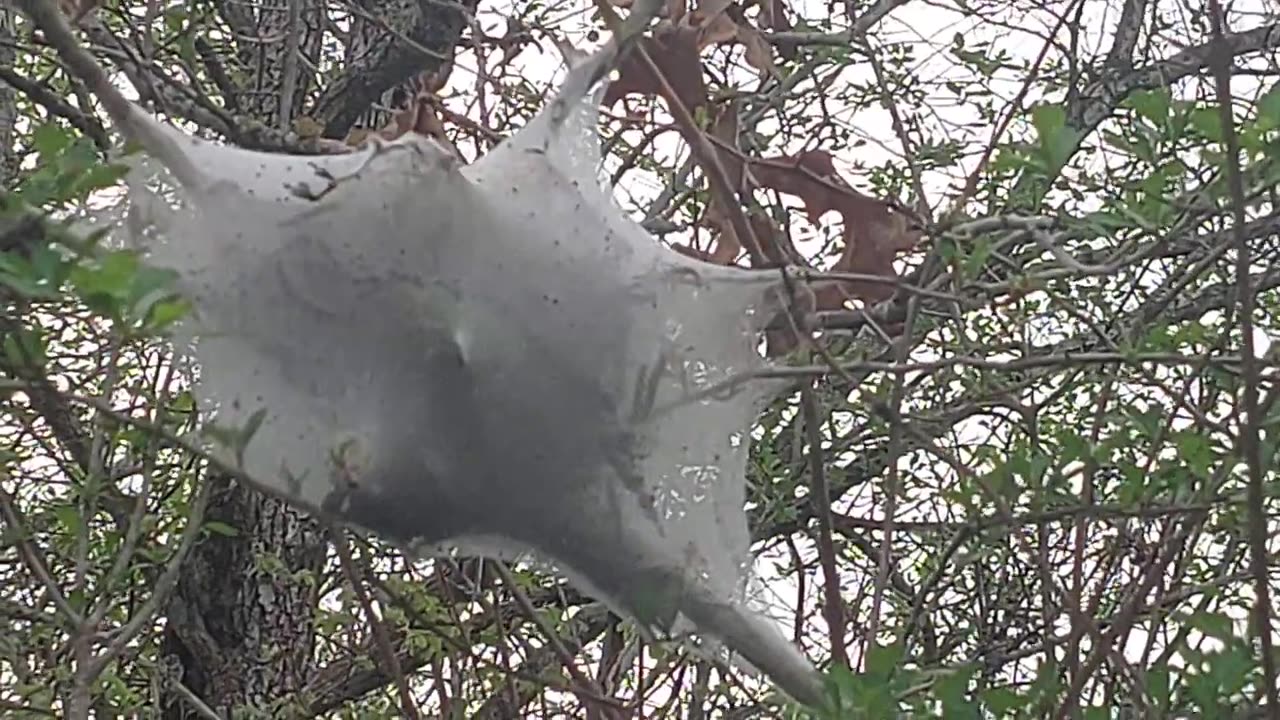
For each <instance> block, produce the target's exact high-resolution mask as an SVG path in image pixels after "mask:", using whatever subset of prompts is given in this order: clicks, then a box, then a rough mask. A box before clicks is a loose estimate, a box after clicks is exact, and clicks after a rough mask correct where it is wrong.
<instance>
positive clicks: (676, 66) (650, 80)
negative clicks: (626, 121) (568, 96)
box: [604, 23, 707, 113]
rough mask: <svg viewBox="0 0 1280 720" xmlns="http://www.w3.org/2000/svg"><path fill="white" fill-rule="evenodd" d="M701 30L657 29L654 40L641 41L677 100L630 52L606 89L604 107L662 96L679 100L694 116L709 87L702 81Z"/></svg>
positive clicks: (681, 25) (681, 26) (683, 27)
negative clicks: (628, 99)
mask: <svg viewBox="0 0 1280 720" xmlns="http://www.w3.org/2000/svg"><path fill="white" fill-rule="evenodd" d="M699 32H700V30H699V28H696V27H690V26H688V25H686V24H684V23H678V24H673V25H668V26H666V27H664V28H660V29H658V30H656V31H655V32H654V34H653V36H652V37H646V38H643V39H641V41H640V45H641V47H643V48H644V49H645V51H646V52H647V53H648V54H649V57H650V58H652V59H653V62H654V64H656V65H657V66H658V68H659V69H660V70H661V71H662V74H663V77H665V78H666V80H667V84H668V85H670V86H671V89H672V91H673V92H674V94H675V97H674V98H672V97H667V96H666V93H665V92H664V91H663V87H662V83H661V82H659V80H658V78H656V77H654V75H653V73H651V72H649V68H648V67H647V66H646V65H645V63H644V62H643V61H642V60H641V59H640V58H639V56H638V54H637V53H629V54H628V55H627V56H626V58H625V59H624V60H623V61H622V62H621V63H620V64H619V67H618V77H617V79H616V80H614V81H613V82H611V83H609V87H608V89H607V90H605V95H604V104H605V105H606V106H608V105H612V104H613V103H615V102H617V101H618V100H620V99H621V98H623V97H625V96H627V95H631V94H639V95H662V96H663V97H664V99H665V100H666V101H667V102H668V103H671V102H675V101H676V100H678V101H679V102H680V103H682V104H683V105H684V107H685V108H687V109H688V110H689V112H691V113H696V112H697V110H698V108H701V107H705V106H706V104H707V85H706V82H705V81H704V80H703V78H702V60H701V58H700V57H699V53H698V34H699Z"/></svg>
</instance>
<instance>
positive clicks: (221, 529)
mask: <svg viewBox="0 0 1280 720" xmlns="http://www.w3.org/2000/svg"><path fill="white" fill-rule="evenodd" d="M204 529H205V530H208V531H209V532H211V533H213V534H214V535H221V536H223V537H237V536H239V535H240V531H239V530H237V529H235V528H234V527H232V526H230V525H228V524H226V523H224V522H219V521H217V520H210V521H209V522H206V523H205V524H204Z"/></svg>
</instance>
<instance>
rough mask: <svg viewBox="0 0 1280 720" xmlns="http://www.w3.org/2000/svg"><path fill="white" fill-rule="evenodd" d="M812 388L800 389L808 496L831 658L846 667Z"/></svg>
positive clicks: (828, 502)
mask: <svg viewBox="0 0 1280 720" xmlns="http://www.w3.org/2000/svg"><path fill="white" fill-rule="evenodd" d="M816 385H817V383H816V382H811V383H807V384H805V385H804V386H803V387H802V388H801V389H800V403H801V407H802V409H803V412H804V428H805V434H806V435H807V436H808V440H809V482H810V490H809V493H810V500H811V501H812V502H813V514H814V517H816V518H817V519H818V561H819V562H820V563H821V564H822V577H823V580H824V591H825V595H824V603H823V614H824V615H825V616H826V621H827V632H828V633H829V634H830V637H831V659H832V661H833V662H836V663H839V664H840V665H843V666H845V667H846V668H847V667H849V654H848V651H847V649H846V643H845V639H844V626H845V619H844V602H843V601H842V599H841V597H840V573H839V571H838V570H837V569H836V551H835V545H834V544H833V541H832V534H833V531H834V526H833V523H832V521H831V498H830V491H829V490H828V488H827V475H826V468H825V463H826V461H825V459H824V456H823V452H822V427H821V418H820V417H819V415H818V402H817V400H816V399H815V398H814V395H815V390H816ZM802 574H803V573H802Z"/></svg>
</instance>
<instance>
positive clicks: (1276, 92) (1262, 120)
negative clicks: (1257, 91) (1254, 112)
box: [1258, 83, 1280, 130]
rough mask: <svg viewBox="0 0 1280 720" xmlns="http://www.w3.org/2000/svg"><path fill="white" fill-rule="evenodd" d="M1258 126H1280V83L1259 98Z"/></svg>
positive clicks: (1265, 128)
mask: <svg viewBox="0 0 1280 720" xmlns="http://www.w3.org/2000/svg"><path fill="white" fill-rule="evenodd" d="M1258 128H1259V129H1261V130H1274V129H1276V128H1280V83H1276V84H1275V85H1272V86H1271V89H1270V90H1268V91H1266V92H1265V93H1263V95H1262V97H1260V98H1258Z"/></svg>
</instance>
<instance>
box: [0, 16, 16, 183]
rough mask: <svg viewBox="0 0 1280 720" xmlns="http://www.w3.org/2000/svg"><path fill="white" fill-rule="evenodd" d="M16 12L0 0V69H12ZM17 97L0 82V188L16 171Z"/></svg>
mask: <svg viewBox="0 0 1280 720" xmlns="http://www.w3.org/2000/svg"><path fill="white" fill-rule="evenodd" d="M17 19H18V11H17V10H15V9H14V8H13V4H12V3H11V2H9V0H0V68H10V67H13V61H14V60H15V59H16V51H15V50H14V44H13V43H14V40H15V37H14V26H15V24H16V20H17ZM17 100H18V96H17V93H16V92H14V90H13V88H12V87H10V86H9V84H8V83H4V82H0V188H4V187H5V186H6V185H8V183H9V179H10V178H11V177H13V173H14V171H15V170H17V167H15V165H14V152H13V140H14V137H13V132H14V123H15V122H16V121H17V119H18V103H17Z"/></svg>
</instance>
